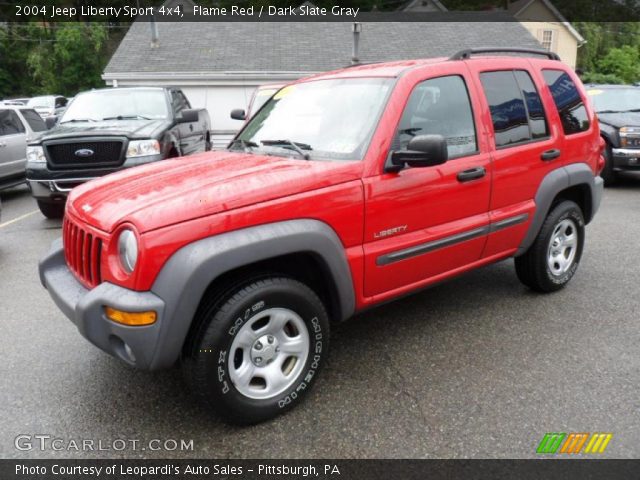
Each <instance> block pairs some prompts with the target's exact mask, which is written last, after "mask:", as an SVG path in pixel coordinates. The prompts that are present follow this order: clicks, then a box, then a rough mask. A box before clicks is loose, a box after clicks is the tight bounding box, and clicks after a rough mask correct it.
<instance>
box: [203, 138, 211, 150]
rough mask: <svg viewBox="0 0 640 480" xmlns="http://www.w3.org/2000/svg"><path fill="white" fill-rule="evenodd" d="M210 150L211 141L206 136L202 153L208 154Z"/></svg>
mask: <svg viewBox="0 0 640 480" xmlns="http://www.w3.org/2000/svg"><path fill="white" fill-rule="evenodd" d="M212 148H213V144H212V143H211V139H210V138H209V136H207V139H206V141H205V142H204V151H205V152H210V151H211V149H212Z"/></svg>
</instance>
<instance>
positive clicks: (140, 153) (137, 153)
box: [127, 140, 160, 158]
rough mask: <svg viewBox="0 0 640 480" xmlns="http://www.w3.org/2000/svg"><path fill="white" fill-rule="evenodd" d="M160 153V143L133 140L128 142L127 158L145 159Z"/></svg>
mask: <svg viewBox="0 0 640 480" xmlns="http://www.w3.org/2000/svg"><path fill="white" fill-rule="evenodd" d="M159 153H160V143H159V142H158V141H157V140H134V141H132V142H129V148H127V158H132V157H145V156H147V155H157V154H159Z"/></svg>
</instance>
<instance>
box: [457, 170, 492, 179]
mask: <svg viewBox="0 0 640 480" xmlns="http://www.w3.org/2000/svg"><path fill="white" fill-rule="evenodd" d="M486 174H487V171H486V170H485V168H484V167H476V168H470V169H468V170H463V171H462V172H460V173H458V177H457V178H458V181H459V182H470V181H471V180H476V179H478V178H482V177H484V176H485V175H486Z"/></svg>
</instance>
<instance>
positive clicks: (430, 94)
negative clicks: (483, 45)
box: [394, 75, 478, 159]
mask: <svg viewBox="0 0 640 480" xmlns="http://www.w3.org/2000/svg"><path fill="white" fill-rule="evenodd" d="M429 134H436V135H442V136H443V137H444V138H445V139H446V141H447V147H448V148H447V149H448V153H449V158H450V159H451V158H456V157H461V156H464V155H469V154H471V153H474V152H477V150H478V144H477V140H476V129H475V124H474V123H473V112H472V110H471V102H470V100H469V93H468V91H467V86H466V85H465V83H464V80H463V79H462V77H460V76H458V75H452V76H448V77H440V78H434V79H431V80H426V81H424V82H422V83H420V84H418V85H417V86H416V87H415V88H414V90H413V92H411V96H410V97H409V101H408V102H407V106H406V107H405V110H404V113H403V114H402V119H401V120H400V125H399V127H398V133H397V136H396V139H395V141H394V149H396V150H397V149H406V148H407V145H408V144H409V142H410V141H411V139H412V138H413V137H415V136H416V135H429Z"/></svg>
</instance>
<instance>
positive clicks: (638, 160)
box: [587, 85, 640, 186]
mask: <svg viewBox="0 0 640 480" xmlns="http://www.w3.org/2000/svg"><path fill="white" fill-rule="evenodd" d="M587 95H588V96H589V98H590V99H591V103H592V104H593V108H594V110H595V111H596V114H597V115H598V120H599V121H600V135H602V138H603V139H604V141H605V143H606V148H605V150H604V157H605V166H604V170H603V171H602V178H603V179H604V184H605V186H610V185H613V184H614V183H615V182H616V180H617V179H618V174H619V173H620V172H624V171H627V172H634V171H635V172H640V87H635V86H631V85H589V86H588V87H587Z"/></svg>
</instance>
